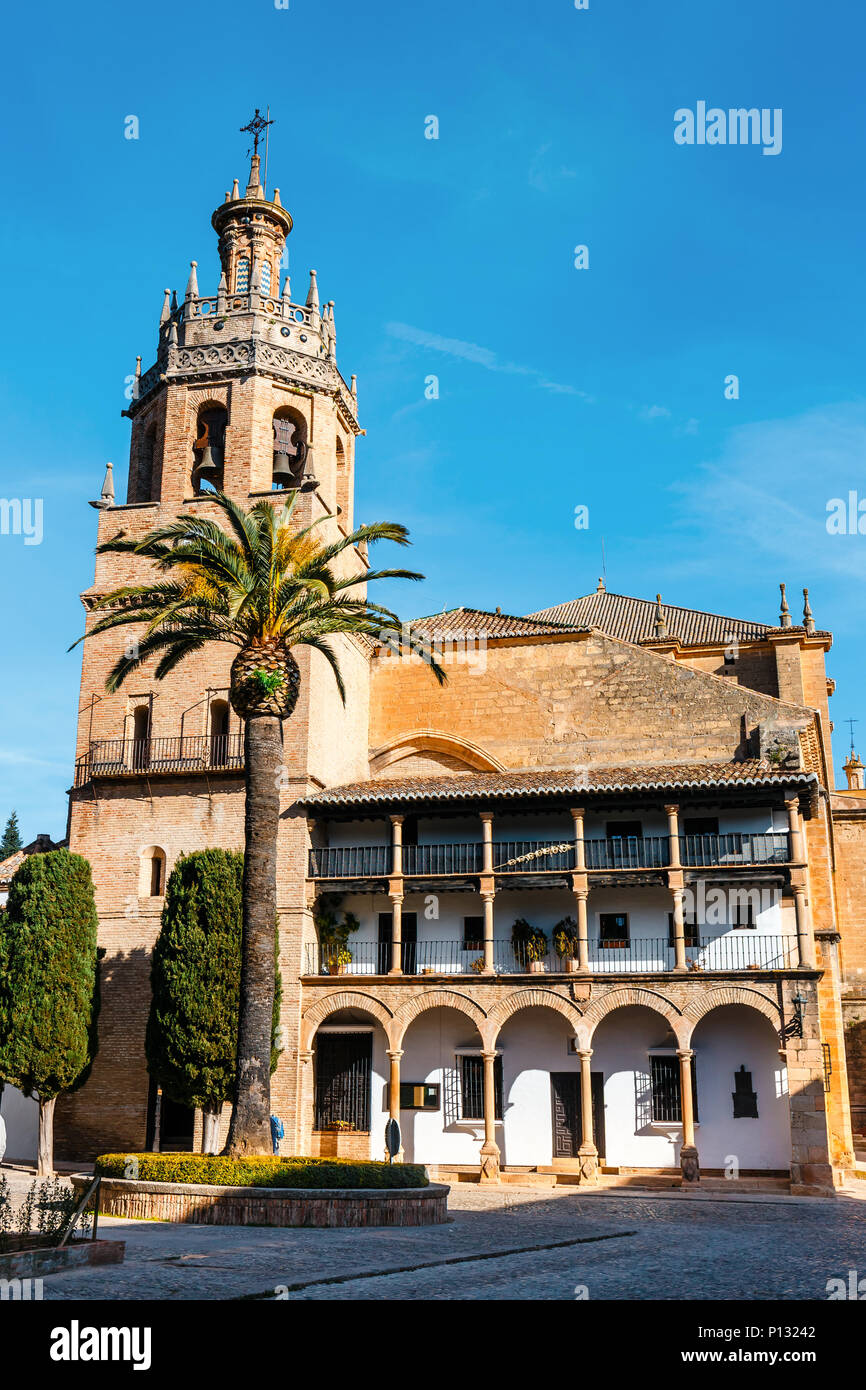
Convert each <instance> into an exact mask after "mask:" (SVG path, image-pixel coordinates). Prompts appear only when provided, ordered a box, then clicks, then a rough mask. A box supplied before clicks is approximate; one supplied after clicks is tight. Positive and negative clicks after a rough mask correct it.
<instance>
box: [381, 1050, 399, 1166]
mask: <svg viewBox="0 0 866 1390" xmlns="http://www.w3.org/2000/svg"><path fill="white" fill-rule="evenodd" d="M402 1056H403V1053H402V1051H401V1050H400V1049H399V1048H395V1049H394V1050H393V1051H390V1050H389V1052H388V1060H389V1062H390V1063H391V1073H390V1076H389V1079H388V1119H389V1120H396V1121H397V1123H398V1125H399V1123H400V1058H401V1057H402ZM385 1157H386V1158H388V1157H389V1155H388V1153H387V1152H386V1154H385ZM394 1162H395V1163H402V1162H403V1140H402V1137H401V1140H400V1150H399V1153H397V1154H396V1156H395V1159H394Z"/></svg>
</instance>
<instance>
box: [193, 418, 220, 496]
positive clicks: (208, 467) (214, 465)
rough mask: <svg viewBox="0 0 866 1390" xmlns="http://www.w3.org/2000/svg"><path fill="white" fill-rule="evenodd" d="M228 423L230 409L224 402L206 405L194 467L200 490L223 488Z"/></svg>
mask: <svg viewBox="0 0 866 1390" xmlns="http://www.w3.org/2000/svg"><path fill="white" fill-rule="evenodd" d="M227 424H228V413H227V411H226V409H225V407H224V406H221V405H206V406H203V407H202V408H201V410H200V411H199V413H198V423H197V425H196V436H195V443H194V444H193V454H194V456H195V462H194V464H193V470H192V484H193V489H194V491H195V492H196V493H203V492H213V491H214V489H217V490H220V489H222V485H223V463H224V461H225V439H226V425H227Z"/></svg>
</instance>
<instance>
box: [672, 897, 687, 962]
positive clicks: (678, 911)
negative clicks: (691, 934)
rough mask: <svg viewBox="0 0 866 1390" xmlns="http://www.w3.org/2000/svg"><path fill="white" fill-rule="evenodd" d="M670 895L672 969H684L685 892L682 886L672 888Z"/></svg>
mask: <svg viewBox="0 0 866 1390" xmlns="http://www.w3.org/2000/svg"><path fill="white" fill-rule="evenodd" d="M671 897H672V898H673V904H674V955H675V960H674V969H675V970H686V969H688V966H687V964H686V931H685V913H684V911H683V900H684V898H685V893H684V892H683V890H682V888H672V889H671Z"/></svg>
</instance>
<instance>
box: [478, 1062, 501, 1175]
mask: <svg viewBox="0 0 866 1390" xmlns="http://www.w3.org/2000/svg"><path fill="white" fill-rule="evenodd" d="M482 1056H483V1058H484V1143H483V1144H482V1145H481V1181H482V1182H485V1183H488V1182H499V1145H498V1144H497V1142H496V1081H495V1078H494V1071H493V1068H494V1066H495V1063H496V1053H495V1052H484V1053H482Z"/></svg>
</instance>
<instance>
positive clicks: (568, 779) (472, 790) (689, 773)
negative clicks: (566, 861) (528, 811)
mask: <svg viewBox="0 0 866 1390" xmlns="http://www.w3.org/2000/svg"><path fill="white" fill-rule="evenodd" d="M817 780H818V779H817V778H816V776H815V774H814V772H803V771H800V770H795V771H790V772H786V771H781V770H779V769H778V768H774V767H772V766H771V765H770V764H769V763H767V762H763V761H761V759H759V758H750V759H746V760H744V761H742V762H738V763H676V764H671V765H670V766H668V767H663V766H654V767H598V768H559V769H555V770H553V771H546V772H538V771H536V770H535V769H529V770H526V771H521V770H520V769H517V770H515V771H513V772H459V773H456V774H453V775H452V776H450V777H382V778H379V779H377V780H376V781H369V782H352V783H349V784H347V785H345V786H338V787H325V788H323V789H322V791H319V792H315V793H313V794H312V795H310V796H307V797H305V798H304V803H305V805H307V806H310V807H322V808H326V807H333V806H349V805H368V804H372V803H393V802H398V801H410V802H411V801H428V802H429V801H436V802H448V801H452V802H453V801H470V800H474V799H476V798H477V797H484V798H486V799H489V800H499V799H501V798H511V797H522V796H573V795H580V794H588V793H592V792H621V791H622V792H625V791H654V792H655V791H658V792H667V791H679V790H688V789H690V788H707V787H710V788H712V787H728V786H739V787H757V786H767V787H795V786H797V787H805V786H809V785H811V784H813V783H816V782H817Z"/></svg>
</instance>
